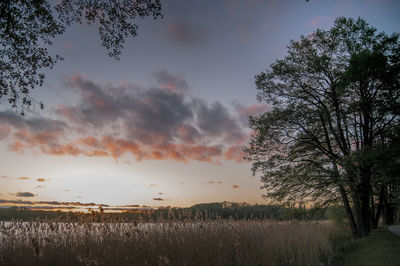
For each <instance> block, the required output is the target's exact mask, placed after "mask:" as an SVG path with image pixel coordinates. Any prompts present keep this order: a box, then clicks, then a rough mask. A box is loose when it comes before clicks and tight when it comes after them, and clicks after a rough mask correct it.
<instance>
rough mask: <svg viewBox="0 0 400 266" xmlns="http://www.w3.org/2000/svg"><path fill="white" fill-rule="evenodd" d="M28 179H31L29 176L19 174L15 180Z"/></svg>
mask: <svg viewBox="0 0 400 266" xmlns="http://www.w3.org/2000/svg"><path fill="white" fill-rule="evenodd" d="M29 179H31V177H27V176H21V177H18V178H17V180H29Z"/></svg>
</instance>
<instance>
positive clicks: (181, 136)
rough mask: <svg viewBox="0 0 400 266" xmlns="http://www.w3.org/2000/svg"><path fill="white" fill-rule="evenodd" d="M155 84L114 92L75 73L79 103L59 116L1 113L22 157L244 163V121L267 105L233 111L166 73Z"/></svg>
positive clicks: (159, 74)
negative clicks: (25, 154)
mask: <svg viewBox="0 0 400 266" xmlns="http://www.w3.org/2000/svg"><path fill="white" fill-rule="evenodd" d="M153 78H155V79H156V80H157V83H158V84H159V87H150V88H144V87H142V86H140V85H138V84H133V83H124V84H121V85H118V86H113V85H112V84H103V83H96V82H94V81H92V80H89V79H87V78H86V77H84V76H83V75H80V74H76V75H74V76H72V77H70V78H68V79H67V80H66V81H65V84H66V86H69V87H72V88H73V89H74V90H75V91H76V92H77V93H78V95H79V96H80V100H78V101H77V102H76V103H74V104H72V105H69V106H59V107H58V108H57V110H56V112H55V114H54V116H53V117H52V118H46V117H41V116H40V117H24V118H21V117H20V116H18V115H16V114H15V113H12V112H8V111H5V112H0V122H1V124H2V125H3V126H7V127H8V128H9V132H8V133H7V137H6V138H7V142H8V143H9V146H8V148H9V150H10V151H14V152H18V153H23V152H25V151H26V150H31V151H34V152H37V153H42V154H46V155H54V156H67V155H68V156H87V157H111V158H114V159H115V160H119V159H120V158H121V157H123V156H125V155H131V156H133V157H134V158H135V159H136V160H137V161H142V160H170V161H176V162H185V163H188V162H190V161H199V162H211V163H220V162H221V160H233V161H236V162H242V160H240V158H241V157H242V155H241V154H236V152H240V150H241V146H243V144H244V142H245V141H246V140H247V139H248V134H249V133H248V129H246V127H244V126H243V124H242V123H241V120H240V119H241V117H242V114H244V113H246V114H248V113H251V112H253V111H254V110H256V111H257V110H261V109H262V106H249V107H245V106H244V105H239V104H237V105H235V106H234V107H235V108H234V109H233V110H232V108H231V106H225V105H224V104H222V103H221V102H219V101H215V102H212V103H209V102H208V101H206V100H205V99H200V98H198V97H194V96H193V95H191V94H190V93H188V92H187V91H188V90H189V85H188V83H187V82H186V80H185V79H184V77H183V76H182V75H178V74H176V75H174V74H171V73H169V72H167V71H166V70H160V71H156V72H154V73H153ZM238 114H239V115H238ZM37 181H39V180H37ZM43 181H44V180H43ZM39 182H42V181H39Z"/></svg>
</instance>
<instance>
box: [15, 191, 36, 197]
mask: <svg viewBox="0 0 400 266" xmlns="http://www.w3.org/2000/svg"><path fill="white" fill-rule="evenodd" d="M15 195H16V196H17V197H34V196H35V195H34V194H33V193H31V192H17V194H15Z"/></svg>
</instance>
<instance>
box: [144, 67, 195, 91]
mask: <svg viewBox="0 0 400 266" xmlns="http://www.w3.org/2000/svg"><path fill="white" fill-rule="evenodd" d="M152 76H153V77H154V78H155V79H156V80H157V82H158V84H159V85H160V86H161V87H162V88H165V89H167V90H171V91H172V92H180V91H186V90H187V89H188V88H189V85H188V83H187V82H186V80H185V79H184V77H183V76H182V75H172V74H170V73H168V72H167V71H166V70H158V71H155V72H153V74H152Z"/></svg>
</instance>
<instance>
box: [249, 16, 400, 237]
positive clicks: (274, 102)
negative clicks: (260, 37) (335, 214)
mask: <svg viewBox="0 0 400 266" xmlns="http://www.w3.org/2000/svg"><path fill="white" fill-rule="evenodd" d="M399 70H400V41H399V34H393V35H391V36H388V35H386V34H384V33H376V29H374V28H372V27H370V26H369V25H368V24H367V23H366V22H365V20H363V19H360V18H359V19H357V20H353V19H346V18H338V19H336V21H335V23H334V26H333V28H332V29H330V30H329V31H324V30H317V31H315V32H314V33H312V34H310V35H308V36H302V37H301V38H300V40H299V41H292V42H291V43H290V45H289V46H288V55H287V56H286V57H285V58H284V59H283V60H277V61H276V63H274V64H272V65H271V66H270V68H269V69H268V70H267V71H266V72H264V73H261V74H259V75H257V76H256V85H257V88H258V90H259V95H258V99H259V100H260V101H265V102H267V103H268V104H270V105H271V106H272V107H273V108H272V110H271V111H269V112H266V113H264V114H263V115H261V116H258V117H250V126H251V128H252V129H253V130H254V132H255V134H253V135H252V138H251V141H250V144H249V145H248V147H247V148H246V150H245V151H246V153H247V159H249V160H250V161H252V162H253V173H257V172H259V173H260V174H261V176H262V177H261V178H262V181H263V182H264V183H265V185H264V188H265V189H266V190H267V196H268V197H271V198H273V199H275V200H276V201H287V202H295V201H300V202H303V201H307V200H309V201H313V202H319V203H326V204H328V203H330V202H337V201H340V202H341V204H342V205H343V206H344V208H345V210H346V214H347V217H348V220H349V223H350V226H351V229H352V232H353V236H354V237H364V236H367V235H368V233H369V231H370V230H371V228H372V227H373V226H374V219H375V222H376V219H377V218H376V217H377V216H378V218H379V215H380V214H381V213H382V212H384V211H383V209H385V204H386V207H387V208H386V211H390V213H391V214H392V213H394V212H395V211H393V208H395V207H396V206H395V205H394V204H393V203H394V202H395V201H396V200H393V197H395V198H396V199H397V200H398V197H399V193H398V191H399V186H400V184H399V183H400V182H399V172H396V170H398V169H399V164H400V161H399V160H398V158H399V157H400V149H399V133H400V130H399V129H400V86H399V85H400V74H399ZM384 155H385V156H384ZM383 158H385V159H383ZM390 158H392V159H390ZM389 198H391V200H389ZM388 201H391V202H388ZM389 207H390V209H388V208H389ZM391 214H389V216H390V215H391ZM392 217H393V216H392Z"/></svg>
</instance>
